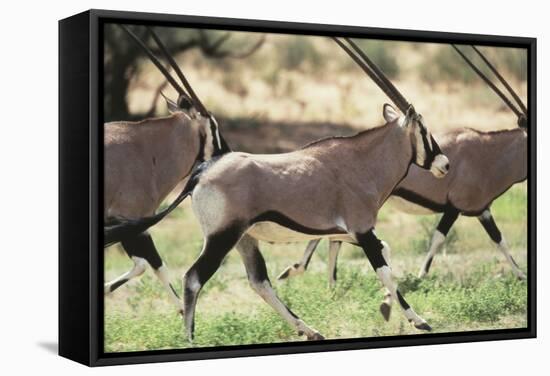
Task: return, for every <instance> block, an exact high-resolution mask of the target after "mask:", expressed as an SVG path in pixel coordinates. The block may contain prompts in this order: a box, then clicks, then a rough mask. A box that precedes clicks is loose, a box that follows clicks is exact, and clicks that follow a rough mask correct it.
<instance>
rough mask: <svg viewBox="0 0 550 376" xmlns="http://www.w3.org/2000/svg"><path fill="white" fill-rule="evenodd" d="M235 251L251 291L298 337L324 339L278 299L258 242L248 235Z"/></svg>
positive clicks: (312, 339) (314, 339) (311, 339)
mask: <svg viewBox="0 0 550 376" xmlns="http://www.w3.org/2000/svg"><path fill="white" fill-rule="evenodd" d="M237 250H238V251H239V253H240V255H241V258H242V259H243V262H244V265H245V268H246V274H247V275H248V281H249V282H250V286H251V287H252V289H253V290H254V291H255V292H256V293H257V294H258V295H260V296H261V297H262V299H263V300H264V301H265V302H266V303H267V304H269V305H270V306H271V307H272V308H273V309H274V310H275V311H276V312H277V313H278V314H279V315H281V316H282V317H283V318H284V319H285V320H286V321H287V322H288V323H289V324H290V325H291V326H293V327H294V328H295V329H296V331H297V333H298V335H303V334H305V335H306V337H307V339H308V340H310V341H319V340H323V339H325V338H324V337H323V336H322V335H321V334H320V333H319V332H318V331H317V330H315V329H313V328H311V327H309V326H308V325H307V324H306V323H304V322H303V321H302V320H301V319H300V318H299V317H298V316H296V315H295V314H294V313H293V312H292V311H291V310H290V309H289V308H288V307H287V306H286V305H285V304H284V303H283V302H282V301H281V300H280V299H279V297H278V296H277V293H276V292H275V290H273V287H272V286H271V283H270V281H269V277H268V275H267V268H266V265H265V261H264V258H263V256H262V254H261V253H260V250H259V249H258V241H257V240H256V239H254V238H252V237H250V236H248V235H245V236H243V237H242V239H241V240H240V241H239V243H238V244H237Z"/></svg>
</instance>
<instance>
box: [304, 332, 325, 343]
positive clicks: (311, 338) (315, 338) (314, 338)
mask: <svg viewBox="0 0 550 376" xmlns="http://www.w3.org/2000/svg"><path fill="white" fill-rule="evenodd" d="M324 339H325V337H323V336H322V335H321V334H319V333H315V334H314V335H312V336H307V340H308V341H322V340H324Z"/></svg>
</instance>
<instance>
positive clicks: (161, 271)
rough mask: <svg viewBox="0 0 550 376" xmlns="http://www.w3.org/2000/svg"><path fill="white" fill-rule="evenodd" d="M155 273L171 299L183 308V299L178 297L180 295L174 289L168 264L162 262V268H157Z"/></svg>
mask: <svg viewBox="0 0 550 376" xmlns="http://www.w3.org/2000/svg"><path fill="white" fill-rule="evenodd" d="M155 274H156V275H157V277H158V279H159V280H160V282H161V283H162V285H163V286H164V288H165V289H166V291H167V292H168V296H169V297H170V300H171V301H172V302H173V303H174V304H175V305H176V307H177V308H178V310H179V311H181V310H183V301H182V300H180V299H178V296H177V295H176V293H175V292H174V290H173V289H172V285H171V284H170V273H169V271H168V268H167V267H166V265H164V264H162V265H161V267H160V268H158V269H156V270H155ZM181 312H183V311H181Z"/></svg>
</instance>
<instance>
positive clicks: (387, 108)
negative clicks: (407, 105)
mask: <svg viewBox="0 0 550 376" xmlns="http://www.w3.org/2000/svg"><path fill="white" fill-rule="evenodd" d="M382 115H383V116H384V119H385V120H386V122H388V123H392V122H394V121H395V120H397V119H399V112H397V111H396V110H395V108H393V106H392V105H390V104H387V103H386V104H384V110H383V111H382Z"/></svg>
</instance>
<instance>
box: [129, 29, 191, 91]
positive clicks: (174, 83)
mask: <svg viewBox="0 0 550 376" xmlns="http://www.w3.org/2000/svg"><path fill="white" fill-rule="evenodd" d="M119 26H120V27H121V28H122V30H124V31H125V32H126V33H127V34H128V35H129V36H130V37H132V39H133V40H134V41H135V42H136V43H137V44H138V45H139V46H140V47H141V49H142V50H143V52H145V53H146V54H147V56H148V57H149V59H150V60H151V61H152V62H153V64H155V66H156V67H157V68H158V69H159V70H160V72H161V73H162V74H163V75H164V77H166V80H167V81H168V82H169V83H170V85H172V87H173V88H174V89H175V90H176V91H177V92H178V94H179V95H182V96H184V97H187V98H189V96H188V95H187V93H186V92H185V90H183V89H182V87H181V86H180V85H179V84H178V83H177V81H176V80H175V79H174V78H173V77H172V75H171V74H170V72H168V70H167V69H166V68H165V67H164V65H162V63H161V62H160V61H159V59H158V58H157V57H156V56H155V54H154V53H153V52H152V51H151V50H150V49H149V47H147V45H145V43H143V41H142V40H141V39H139V38H138V36H137V35H136V34H134V32H133V31H132V30H130V29H129V28H128V26H126V25H120V24H119Z"/></svg>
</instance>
